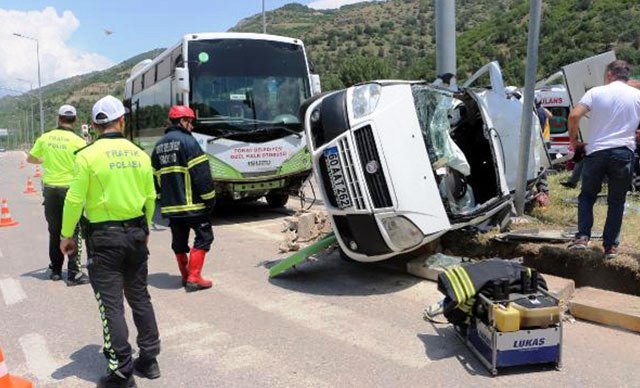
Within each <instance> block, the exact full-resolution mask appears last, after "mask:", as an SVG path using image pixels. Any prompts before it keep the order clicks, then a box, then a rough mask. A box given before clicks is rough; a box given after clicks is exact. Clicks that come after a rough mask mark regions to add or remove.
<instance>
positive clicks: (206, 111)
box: [124, 33, 320, 206]
mask: <svg viewBox="0 0 640 388" xmlns="http://www.w3.org/2000/svg"><path fill="white" fill-rule="evenodd" d="M319 92H320V80H319V77H318V76H317V75H315V74H311V73H310V69H309V62H308V61H307V56H306V53H305V50H304V45H303V44H302V42H301V41H300V40H298V39H292V38H286V37H281V36H275V35H265V34H247V33H198V34H188V35H185V36H183V37H182V39H181V40H180V42H179V43H178V44H176V45H174V46H173V47H170V48H168V49H167V50H165V51H164V52H163V53H162V54H160V55H159V56H158V57H156V58H155V59H153V60H150V59H147V60H144V61H142V62H140V63H139V64H138V65H136V66H135V67H134V68H133V70H132V73H131V76H130V77H129V78H128V79H127V81H126V85H125V92H124V94H125V96H124V100H125V105H126V106H127V107H128V108H129V109H130V110H131V114H130V117H129V118H130V120H129V125H128V128H129V136H130V137H131V139H132V140H134V141H135V142H137V143H138V144H139V145H140V146H142V147H143V148H145V149H147V150H149V151H151V149H152V148H153V146H154V145H155V143H156V141H157V140H158V139H159V138H160V137H161V136H162V135H163V134H164V130H165V128H166V127H167V125H168V120H167V114H168V111H169V108H170V107H171V106H172V105H175V104H179V105H188V106H190V107H191V108H192V109H193V111H194V112H195V114H196V121H195V123H194V130H193V134H194V136H195V137H196V139H197V140H198V142H199V143H200V146H201V147H202V149H203V150H204V151H205V152H206V153H207V156H208V157H209V163H210V165H211V171H212V175H213V178H214V181H215V184H216V191H217V195H218V198H219V199H222V200H225V199H228V200H241V199H247V200H253V199H258V198H260V197H262V196H265V197H266V199H267V201H268V203H269V204H270V205H272V206H283V205H284V204H285V203H286V202H287V199H288V195H289V193H291V192H293V191H295V190H297V189H298V188H299V187H300V185H301V184H302V182H303V181H304V180H305V179H306V178H307V177H308V176H309V174H310V173H311V158H310V154H309V151H308V149H307V147H306V143H305V138H304V134H303V128H302V123H301V120H300V119H299V117H298V110H299V107H300V105H301V103H302V102H303V101H304V100H306V99H307V98H309V97H311V95H313V94H316V93H319Z"/></svg>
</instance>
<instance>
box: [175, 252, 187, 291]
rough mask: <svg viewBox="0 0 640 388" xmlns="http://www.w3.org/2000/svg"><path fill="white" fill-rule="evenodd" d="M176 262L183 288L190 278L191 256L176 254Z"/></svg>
mask: <svg viewBox="0 0 640 388" xmlns="http://www.w3.org/2000/svg"><path fill="white" fill-rule="evenodd" d="M176 261H177V262H178V268H179V269H180V275H182V286H183V287H184V286H185V285H186V284H187V278H188V277H189V256H187V254H186V253H176Z"/></svg>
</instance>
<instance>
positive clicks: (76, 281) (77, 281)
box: [67, 272, 89, 287]
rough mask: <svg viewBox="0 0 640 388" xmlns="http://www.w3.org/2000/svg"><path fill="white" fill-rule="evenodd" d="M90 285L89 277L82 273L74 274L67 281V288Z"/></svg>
mask: <svg viewBox="0 0 640 388" xmlns="http://www.w3.org/2000/svg"><path fill="white" fill-rule="evenodd" d="M88 283H89V277H88V276H87V275H85V274H84V273H82V272H78V273H76V274H72V275H70V276H69V277H68V279H67V287H73V286H80V285H83V284H88Z"/></svg>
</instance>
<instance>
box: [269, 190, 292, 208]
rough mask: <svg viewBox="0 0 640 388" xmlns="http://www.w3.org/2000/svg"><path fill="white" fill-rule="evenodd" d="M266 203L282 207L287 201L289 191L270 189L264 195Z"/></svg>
mask: <svg viewBox="0 0 640 388" xmlns="http://www.w3.org/2000/svg"><path fill="white" fill-rule="evenodd" d="M266 198H267V203H268V204H269V206H271V207H283V206H284V205H286V204H287V202H288V201H289V193H287V192H281V191H272V192H270V193H269V194H267V195H266Z"/></svg>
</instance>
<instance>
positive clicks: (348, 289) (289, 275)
mask: <svg viewBox="0 0 640 388" xmlns="http://www.w3.org/2000/svg"><path fill="white" fill-rule="evenodd" d="M406 260H407V258H406V257H400V258H395V259H391V260H386V261H383V262H380V263H359V262H350V261H345V260H343V259H341V258H340V254H339V253H338V251H337V250H329V251H325V252H322V253H320V254H318V255H316V256H314V257H312V258H310V259H308V260H306V261H305V262H303V263H301V264H299V265H297V266H296V267H294V268H292V269H290V270H288V271H287V272H285V273H283V274H281V275H279V276H277V277H275V278H271V279H269V282H270V283H271V284H273V285H275V286H278V287H281V288H284V289H287V290H291V291H296V292H303V293H307V294H314V295H350V296H364V295H380V294H392V293H394V292H398V291H401V290H403V289H406V288H409V287H412V286H414V285H415V284H417V283H420V282H422V281H423V280H422V279H418V278H415V277H413V276H409V275H407V274H406V271H405V265H406V264H405V263H406ZM275 263H277V261H265V262H263V263H262V264H261V265H262V266H264V267H267V268H269V267H271V266H273V265H274V264H275Z"/></svg>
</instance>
